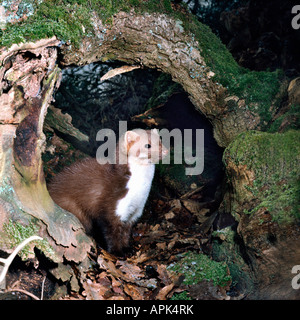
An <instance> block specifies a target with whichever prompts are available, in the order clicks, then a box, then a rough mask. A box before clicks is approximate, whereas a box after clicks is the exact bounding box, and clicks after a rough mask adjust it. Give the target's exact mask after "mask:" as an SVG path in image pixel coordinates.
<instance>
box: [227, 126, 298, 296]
mask: <svg viewBox="0 0 300 320" xmlns="http://www.w3.org/2000/svg"><path fill="white" fill-rule="evenodd" d="M299 139H300V133H299V131H294V130H291V131H287V132H285V133H282V134H279V133H274V134H271V133H265V132H257V131H256V132H255V131H253V132H246V133H243V134H241V135H240V136H239V137H238V138H237V139H236V140H235V141H233V142H232V143H231V144H230V145H229V146H228V147H227V149H226V150H225V153H224V158H223V159H224V162H225V165H226V171H227V175H228V179H229V181H228V182H229V185H230V186H231V190H230V192H228V193H227V194H226V195H225V197H224V200H223V204H222V206H221V208H223V210H224V211H225V212H231V213H232V214H233V215H234V216H235V218H236V220H237V221H238V227H237V232H238V234H239V236H240V237H241V241H242V243H243V248H244V251H245V253H246V255H247V256H248V260H249V261H248V262H249V263H250V265H251V266H252V268H253V270H254V275H255V278H256V279H257V282H258V283H259V285H258V287H257V288H255V291H253V292H251V295H250V296H251V297H254V298H267V299H275V298H284V299H288V298H295V297H297V292H296V290H294V289H293V288H292V287H291V284H290V281H291V277H290V273H291V269H292V267H293V266H294V265H297V264H298V263H299V259H300V251H299V245H298V244H299V242H300V228H299V222H300V215H299V199H300V184H299V175H298V173H299V170H300V166H299V163H300V146H299V143H298V142H299V141H300V140H299ZM264 287H268V289H265V288H264Z"/></svg>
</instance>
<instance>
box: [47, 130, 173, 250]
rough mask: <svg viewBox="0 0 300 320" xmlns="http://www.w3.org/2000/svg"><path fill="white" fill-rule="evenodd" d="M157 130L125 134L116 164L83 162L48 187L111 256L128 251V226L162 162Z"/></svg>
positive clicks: (163, 153)
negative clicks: (156, 166)
mask: <svg viewBox="0 0 300 320" xmlns="http://www.w3.org/2000/svg"><path fill="white" fill-rule="evenodd" d="M167 153H168V150H167V149H166V148H165V147H164V146H163V145H162V143H161V141H160V137H159V134H158V132H157V130H155V129H154V130H151V131H150V130H146V131H144V130H142V129H135V130H133V131H127V132H126V133H125V134H124V136H122V137H121V138H120V140H119V143H118V146H117V150H116V154H117V155H118V157H117V158H118V161H117V163H115V164H110V163H106V164H100V163H98V162H97V160H96V159H93V158H86V159H84V160H82V161H79V162H77V163H74V164H73V165H72V166H70V167H68V168H65V169H64V170H63V171H62V172H61V173H59V174H57V175H56V176H55V177H54V178H53V180H52V181H51V182H50V184H49V185H48V190H49V192H50V195H51V197H52V199H53V200H54V201H55V202H56V203H57V204H58V205H59V206H61V207H62V208H64V209H65V210H68V211H70V212H72V213H73V214H74V215H75V216H76V217H77V218H78V219H79V220H80V221H81V223H82V224H83V226H84V227H85V229H86V232H87V233H88V234H90V235H92V236H93V237H94V238H95V239H96V240H97V242H99V244H100V245H102V241H103V238H104V240H105V243H104V244H106V248H107V250H108V251H110V252H114V253H118V254H119V253H121V252H122V250H123V248H125V247H128V245H129V236H130V232H131V227H132V224H133V223H134V222H135V221H136V220H137V219H138V218H139V217H140V216H141V215H142V213H143V209H144V206H145V203H146V201H147V198H148V195H149V191H150V188H151V183H152V180H153V176H154V169H155V163H157V162H158V161H159V160H160V159H162V158H163V157H164V156H166V155H167Z"/></svg>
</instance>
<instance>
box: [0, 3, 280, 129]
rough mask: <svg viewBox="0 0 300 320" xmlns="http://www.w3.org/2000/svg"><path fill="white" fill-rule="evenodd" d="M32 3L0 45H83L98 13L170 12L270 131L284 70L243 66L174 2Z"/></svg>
mask: <svg viewBox="0 0 300 320" xmlns="http://www.w3.org/2000/svg"><path fill="white" fill-rule="evenodd" d="M26 1H27V2H30V4H31V6H32V8H33V9H32V10H31V11H33V12H34V14H31V15H30V16H29V17H28V19H27V20H26V21H24V22H21V23H18V24H7V26H6V28H5V29H4V30H2V36H1V41H0V46H9V45H11V44H13V43H20V42H25V41H33V40H38V39H41V38H48V37H51V36H54V35H55V36H57V37H58V38H59V39H61V40H62V41H65V42H70V43H71V44H73V45H75V46H79V44H80V42H81V40H82V38H83V37H86V36H93V26H92V21H91V19H90V17H91V16H92V12H96V13H97V14H98V15H99V17H100V18H101V19H102V20H103V21H104V22H111V21H112V17H113V15H114V14H116V13H117V12H119V11H125V12H128V11H130V10H131V9H132V8H134V10H135V11H136V12H137V13H143V12H150V13H151V12H160V13H166V14H168V15H170V16H172V17H173V18H174V19H176V20H178V23H179V24H180V26H182V28H183V29H184V30H185V31H186V32H187V33H191V34H192V36H193V37H194V38H195V39H196V40H198V42H199V49H200V50H201V54H202V55H203V57H204V60H205V62H206V64H207V65H208V66H209V67H210V68H211V69H212V70H213V71H214V73H215V76H214V77H213V81H215V82H216V83H219V84H221V85H222V86H224V87H226V88H227V89H228V91H229V93H230V94H232V95H237V96H239V97H240V98H242V99H245V101H246V108H247V109H249V110H250V111H252V112H254V113H256V114H259V116H260V119H261V123H260V125H261V127H262V129H263V130H267V128H268V123H269V122H270V120H271V113H270V105H271V103H272V101H273V99H274V97H275V94H276V93H277V91H278V89H279V84H280V80H281V78H282V73H281V72H279V71H276V72H257V71H250V70H247V69H245V68H242V67H240V66H239V65H238V64H237V63H236V61H235V60H234V59H233V57H232V55H231V54H230V52H229V51H228V50H227V48H226V47H225V45H224V44H223V43H222V42H221V41H220V39H219V38H218V37H217V36H216V35H215V34H214V33H213V32H212V31H211V29H210V28H209V27H208V26H206V25H203V24H202V23H200V22H199V21H198V20H197V19H196V17H194V16H193V15H191V14H187V13H185V12H182V11H173V9H172V7H171V1H170V0H151V1H150V0H149V1H140V0H101V1H99V0H80V1H75V0H45V1H43V2H42V3H40V4H39V1H38V0H35V1H34V0H31V1H30V0H26Z"/></svg>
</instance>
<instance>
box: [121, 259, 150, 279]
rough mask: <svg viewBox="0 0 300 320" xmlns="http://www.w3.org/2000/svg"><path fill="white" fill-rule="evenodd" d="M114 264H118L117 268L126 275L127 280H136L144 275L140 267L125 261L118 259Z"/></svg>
mask: <svg viewBox="0 0 300 320" xmlns="http://www.w3.org/2000/svg"><path fill="white" fill-rule="evenodd" d="M116 266H120V268H119V270H121V271H122V272H123V273H124V274H125V275H126V279H127V280H131V281H136V280H138V279H140V278H142V277H144V273H143V271H142V269H141V268H140V267H138V266H137V265H134V264H130V263H128V262H127V261H122V260H118V261H117V263H116Z"/></svg>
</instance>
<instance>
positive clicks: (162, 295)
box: [155, 283, 174, 300]
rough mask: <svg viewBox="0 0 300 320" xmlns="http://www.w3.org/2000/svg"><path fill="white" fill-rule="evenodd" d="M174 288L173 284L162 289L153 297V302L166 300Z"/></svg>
mask: <svg viewBox="0 0 300 320" xmlns="http://www.w3.org/2000/svg"><path fill="white" fill-rule="evenodd" d="M173 288H174V283H171V284H169V285H168V286H165V287H163V288H162V289H161V290H160V291H159V293H158V294H157V296H156V297H155V300H166V299H167V298H166V296H167V294H168V293H169V292H170V291H171V290H172V289H173Z"/></svg>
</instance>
